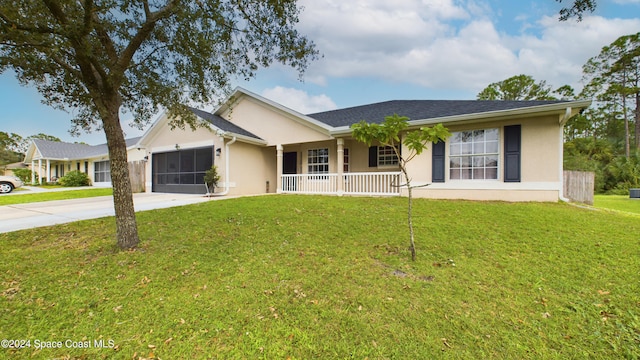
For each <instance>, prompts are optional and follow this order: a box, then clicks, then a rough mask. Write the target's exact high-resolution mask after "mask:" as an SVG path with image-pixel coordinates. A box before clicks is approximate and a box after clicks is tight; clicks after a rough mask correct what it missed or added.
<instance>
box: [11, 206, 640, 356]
mask: <svg viewBox="0 0 640 360" xmlns="http://www.w3.org/2000/svg"><path fill="white" fill-rule="evenodd" d="M405 204H406V199H401V198H391V199H380V198H355V197H354V198H349V197H344V198H338V197H321V196H263V197H253V198H238V199H229V200H224V201H213V202H208V203H202V204H196V205H191V206H186V207H177V208H169V209H161V210H155V211H149V212H141V213H139V214H138V223H139V229H140V235H141V238H142V243H141V246H140V248H139V249H138V250H137V251H134V252H120V251H116V250H115V249H114V242H115V241H114V231H115V230H114V224H113V219H112V218H104V219H97V220H89V221H82V222H77V223H71V224H65V225H60V226H55V227H48V228H41V229H34V230H28V231H19V232H13V233H8V234H0V242H1V243H2V244H3V246H2V247H0V258H2V259H3V261H2V263H1V264H0V312H1V315H0V338H3V339H30V340H31V345H32V347H31V348H26V349H2V351H3V353H6V354H8V355H9V356H22V357H29V356H32V357H35V358H67V357H81V358H111V357H118V358H136V359H137V358H138V357H145V358H156V357H157V358H162V359H165V358H166V359H175V358H182V359H186V358H218V357H219V358H265V359H273V358H278V359H279V358H288V357H290V358H292V359H308V358H331V359H334V358H338V359H343V358H357V359H364V358H370V359H387V358H397V359H410V358H422V359H424V358H451V359H478V358H497V359H503V358H516V359H518V358H535V359H540V358H541V359H566V358H602V359H605V358H625V357H626V358H638V357H640V298H639V297H638V294H640V284H639V282H638V272H639V271H640V266H639V265H640V257H639V256H638V248H639V246H640V240H639V239H638V236H637V234H638V233H639V232H640V222H638V221H637V219H635V218H632V217H626V216H619V215H617V214H615V213H606V212H594V211H589V210H585V209H580V208H576V207H573V206H568V205H565V204H534V203H523V204H510V203H492V202H466V201H430V200H424V199H418V200H415V202H414V211H415V227H416V233H417V238H416V245H417V249H418V260H417V261H416V262H411V261H410V260H409V259H410V254H409V252H408V250H407V245H408V238H407V231H406V225H405V224H406V218H405V216H406V214H405ZM394 224H397V225H394ZM36 339H38V340H42V341H62V342H63V343H64V341H65V340H71V341H76V342H80V341H90V342H91V344H92V345H93V344H94V343H93V341H94V340H99V339H102V340H104V341H105V344H108V340H112V341H113V344H114V348H109V349H102V348H95V347H91V348H86V349H74V348H66V347H63V348H62V349H41V350H36V349H34V347H33V344H34V340H36Z"/></svg>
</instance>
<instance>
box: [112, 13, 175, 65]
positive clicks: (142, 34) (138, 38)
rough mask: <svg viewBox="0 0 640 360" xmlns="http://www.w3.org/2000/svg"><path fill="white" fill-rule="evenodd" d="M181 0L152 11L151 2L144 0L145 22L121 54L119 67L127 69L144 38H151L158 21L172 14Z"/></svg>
mask: <svg viewBox="0 0 640 360" xmlns="http://www.w3.org/2000/svg"><path fill="white" fill-rule="evenodd" d="M179 2H180V0H171V1H170V2H169V3H168V4H167V5H166V6H165V7H163V8H162V9H160V10H158V11H156V12H151V10H150V9H149V4H148V3H147V1H146V0H145V1H144V11H145V14H146V19H145V22H144V23H143V24H142V26H141V27H140V28H139V29H138V32H137V33H136V34H135V35H134V36H133V38H132V39H131V41H130V42H129V44H128V45H127V47H126V48H125V49H124V51H123V52H122V54H121V55H120V59H119V60H118V62H117V66H118V68H119V69H126V68H127V67H128V66H129V64H130V63H131V59H133V55H134V54H135V53H136V51H138V49H139V48H140V46H141V45H142V43H143V42H144V40H146V39H148V38H149V34H150V33H151V32H152V31H153V28H154V27H155V25H156V24H157V23H158V21H160V20H162V19H164V18H166V17H169V16H170V15H171V14H172V11H173V10H174V9H176V7H177V6H178V5H179Z"/></svg>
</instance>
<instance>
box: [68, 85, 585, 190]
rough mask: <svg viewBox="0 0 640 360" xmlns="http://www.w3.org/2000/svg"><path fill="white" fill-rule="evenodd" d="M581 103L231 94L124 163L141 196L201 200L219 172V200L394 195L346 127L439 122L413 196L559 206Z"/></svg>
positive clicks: (383, 158)
mask: <svg viewBox="0 0 640 360" xmlns="http://www.w3.org/2000/svg"><path fill="white" fill-rule="evenodd" d="M589 105H590V101H476V100H468V101H466V100H452V101H446V100H407V101H387V102H382V103H375V104H369V105H363V106H357V107H351V108H346V109H339V110H334V111H327V112H321V113H316V114H308V115H304V114H301V113H298V112H296V111H293V110H291V109H288V108H287V107H285V106H282V105H280V104H278V103H276V102H273V101H271V100H268V99H265V98H263V97H261V96H259V95H256V94H254V93H252V92H249V91H247V90H244V89H241V88H238V89H236V90H235V92H234V93H233V94H232V95H231V96H230V97H229V98H228V99H227V100H226V101H225V102H223V104H222V105H221V106H220V107H218V108H217V109H216V110H215V111H214V112H212V113H209V112H205V111H201V110H197V109H192V111H193V112H194V113H195V114H196V115H197V116H198V117H199V118H201V119H202V120H203V121H204V123H205V124H206V126H204V127H202V128H198V129H197V130H195V131H192V130H191V129H189V128H188V127H187V129H184V130H182V129H178V128H175V129H171V127H170V126H169V120H170V119H169V118H168V117H167V115H166V114H164V115H161V116H160V117H159V119H158V120H157V121H156V122H155V123H154V124H153V125H152V126H151V128H150V129H149V130H148V131H147V132H146V133H145V134H144V135H143V136H142V137H141V138H140V139H137V140H136V141H135V144H133V145H132V146H131V147H130V149H135V154H134V155H132V154H131V153H130V161H131V160H132V158H136V159H138V158H140V159H144V160H146V167H145V171H146V174H145V175H146V176H145V178H146V191H148V192H184V193H200V194H204V193H205V192H206V188H205V186H204V184H203V177H204V172H205V171H206V170H207V169H209V168H210V167H211V165H216V166H217V167H218V171H219V173H220V175H221V176H222V179H221V183H220V184H219V186H220V188H219V189H217V190H216V193H217V194H218V195H220V196H223V195H246V194H262V193H305V194H311V193H314V194H336V195H376V196H385V195H389V196H399V195H403V194H404V193H405V192H406V190H403V189H402V188H401V187H398V186H397V185H399V184H402V183H404V181H403V179H401V176H400V171H399V168H398V159H397V157H396V156H395V155H394V152H393V150H392V149H389V148H385V147H383V146H375V144H374V146H371V147H367V146H366V145H364V144H362V143H358V142H356V141H355V140H354V139H353V138H352V137H351V130H350V125H351V124H354V123H357V122H358V121H360V120H366V121H368V122H382V121H383V120H384V117H385V116H388V115H393V114H398V115H401V116H407V117H409V118H410V119H411V120H410V125H411V127H412V128H418V127H421V126H428V125H433V124H437V123H443V124H444V125H445V126H446V127H447V128H449V130H450V131H451V132H452V133H453V136H452V137H451V138H449V139H448V140H447V141H446V142H444V143H442V142H441V143H438V144H431V146H429V148H428V150H427V151H425V152H423V153H422V154H421V155H420V156H418V157H416V158H415V159H414V160H413V161H412V162H410V163H409V165H408V170H409V174H410V176H411V177H412V181H413V184H415V185H426V184H429V186H425V187H420V188H418V189H416V190H415V191H414V194H415V196H418V197H426V198H446V199H473V200H505V201H557V200H558V199H560V198H562V197H563V194H562V156H563V155H562V154H563V126H564V124H565V123H566V122H567V121H568V120H569V119H570V118H571V117H572V116H574V115H576V114H578V113H579V112H581V111H582V110H584V109H585V108H586V107H588V106H589ZM400 150H401V153H402V152H403V151H404V152H405V153H406V151H408V150H407V149H402V148H401V149H400ZM83 161H84V160H83ZM87 161H89V164H90V163H91V161H90V159H89V160H87ZM72 164H76V167H77V166H80V167H82V162H80V164H81V165H77V162H72ZM89 164H88V165H86V167H87V171H88V172H91V171H92V170H91V165H89ZM68 166H69V165H67V167H68Z"/></svg>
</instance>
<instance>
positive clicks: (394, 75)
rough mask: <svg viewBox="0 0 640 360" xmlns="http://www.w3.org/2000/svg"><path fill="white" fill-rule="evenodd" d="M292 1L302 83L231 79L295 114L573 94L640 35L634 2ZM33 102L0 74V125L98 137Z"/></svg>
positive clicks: (639, 4) (268, 72)
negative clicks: (310, 47) (536, 91)
mask: <svg viewBox="0 0 640 360" xmlns="http://www.w3.org/2000/svg"><path fill="white" fill-rule="evenodd" d="M568 1H569V0H565V1H564V2H565V3H567V4H568ZM299 3H300V4H301V5H302V6H304V10H303V12H302V14H301V16H300V24H299V26H298V28H299V30H300V32H301V33H303V34H306V35H307V36H308V37H309V38H311V39H312V40H314V41H315V42H316V44H317V46H318V49H319V50H320V51H321V53H322V54H323V56H324V57H323V58H322V59H321V60H318V61H316V62H314V63H313V64H312V65H311V66H310V67H309V69H308V70H307V72H306V74H305V77H304V82H300V81H298V76H297V73H296V72H295V71H293V70H292V69H289V68H285V67H282V66H279V65H275V66H273V67H271V68H269V69H265V70H262V71H260V72H259V73H258V76H257V77H256V78H255V79H252V80H251V81H249V82H245V81H237V82H236V84H237V85H238V86H242V87H244V88H246V89H248V90H250V91H253V92H255V93H257V94H259V95H262V96H265V97H267V98H269V99H271V100H274V101H276V102H279V103H281V104H283V105H285V106H288V107H290V108H292V109H294V110H297V111H300V112H302V113H312V112H319V111H325V110H332V109H336V108H343V107H348V106H355V105H361V104H367V103H372V102H378V101H385V100H393V99H474V98H475V96H476V94H477V93H478V92H480V91H481V90H482V89H483V88H484V87H486V86H487V85H488V84H490V83H492V82H496V81H500V80H504V79H506V78H509V77H511V76H513V75H518V74H527V75H531V76H533V77H534V78H535V79H536V80H538V81H540V80H545V81H547V83H548V84H549V85H551V86H552V87H554V88H557V87H560V86H562V85H564V84H569V85H571V86H573V87H574V88H575V89H576V91H577V92H579V91H580V90H581V89H582V83H581V77H582V65H583V64H584V63H585V62H586V61H587V60H588V59H589V58H590V57H592V56H595V55H597V54H598V53H599V51H600V49H601V48H602V47H603V46H605V45H608V44H610V43H611V42H612V41H614V40H615V39H616V38H618V37H619V36H622V35H628V34H632V33H636V32H638V31H640V0H598V8H597V10H596V12H595V13H594V14H589V15H587V16H586V17H585V18H584V20H583V21H582V22H576V21H573V20H571V21H567V22H562V23H561V22H558V21H557V17H558V11H559V9H560V8H561V4H558V3H557V2H556V1H555V0H517V1H514V0H398V1H388V0H353V1H343V0H300V1H299ZM41 100H42V97H41V96H40V95H39V94H38V93H37V91H36V90H35V89H34V88H31V87H23V86H20V85H19V84H18V82H17V81H16V80H15V78H14V77H13V74H12V73H10V72H5V73H4V74H1V75H0V108H2V111H1V112H0V131H5V132H14V133H18V134H20V135H22V136H29V135H33V134H37V133H41V132H42V133H46V134H50V135H54V136H57V137H59V138H61V139H62V140H64V141H71V142H73V141H84V142H87V143H91V144H98V143H103V142H105V138H104V134H102V133H101V132H98V131H94V132H93V133H91V134H84V133H83V134H82V135H81V136H80V137H72V136H71V135H70V134H69V133H68V130H69V129H70V127H71V123H70V119H71V118H72V114H67V113H65V112H62V111H59V110H54V109H52V108H50V107H48V106H46V105H43V104H42V103H41ZM202 108H203V109H205V110H211V109H212V106H210V105H203V106H202ZM129 120H130V119H128V118H127V115H124V116H123V118H122V123H123V130H124V131H125V133H126V135H127V136H128V137H133V136H138V135H140V134H141V133H142V132H141V131H140V130H137V129H135V128H132V127H130V126H129V125H128V123H129Z"/></svg>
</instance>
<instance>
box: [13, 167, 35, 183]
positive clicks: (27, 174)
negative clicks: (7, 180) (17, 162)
mask: <svg viewBox="0 0 640 360" xmlns="http://www.w3.org/2000/svg"><path fill="white" fill-rule="evenodd" d="M13 175H15V176H17V177H19V178H20V180H22V182H23V183H25V184H30V183H31V169H15V170H13ZM35 178H36V179H37V178H38V173H36V176H35Z"/></svg>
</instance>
